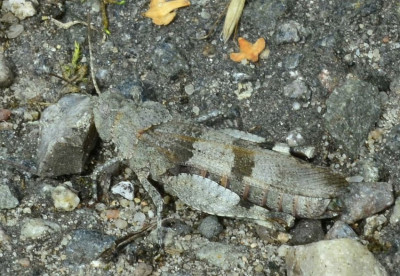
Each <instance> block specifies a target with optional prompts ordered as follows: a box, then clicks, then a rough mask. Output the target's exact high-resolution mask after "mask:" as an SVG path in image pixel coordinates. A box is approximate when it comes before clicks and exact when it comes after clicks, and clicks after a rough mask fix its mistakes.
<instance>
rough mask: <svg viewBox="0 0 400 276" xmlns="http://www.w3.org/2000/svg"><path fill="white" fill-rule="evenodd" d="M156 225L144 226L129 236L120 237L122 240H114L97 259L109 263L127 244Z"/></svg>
mask: <svg viewBox="0 0 400 276" xmlns="http://www.w3.org/2000/svg"><path fill="white" fill-rule="evenodd" d="M156 225H157V223H151V224H148V225H146V226H144V227H143V228H142V229H140V230H139V231H136V232H133V233H130V234H128V235H126V236H125V237H122V238H120V239H118V240H116V241H115V243H114V244H113V246H112V247H110V248H108V249H106V250H105V251H103V252H102V253H101V254H100V257H99V258H101V259H103V260H106V261H110V259H111V258H112V257H113V256H115V255H116V254H118V252H120V251H121V250H122V249H124V248H125V246H127V245H128V244H130V243H131V242H133V241H134V240H136V239H137V238H138V237H140V236H142V235H143V234H145V233H146V232H149V231H150V230H152V229H154V228H155V227H156Z"/></svg>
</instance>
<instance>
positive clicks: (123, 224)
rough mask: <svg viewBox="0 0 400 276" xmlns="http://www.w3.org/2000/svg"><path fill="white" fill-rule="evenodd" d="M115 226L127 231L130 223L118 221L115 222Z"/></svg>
mask: <svg viewBox="0 0 400 276" xmlns="http://www.w3.org/2000/svg"><path fill="white" fill-rule="evenodd" d="M114 224H115V227H117V228H119V229H125V228H126V227H128V222H127V221H126V220H123V219H116V220H115V221H114Z"/></svg>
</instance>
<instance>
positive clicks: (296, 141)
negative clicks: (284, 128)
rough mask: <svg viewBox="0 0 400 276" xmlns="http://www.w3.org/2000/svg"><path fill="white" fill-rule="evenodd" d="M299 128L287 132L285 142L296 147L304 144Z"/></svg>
mask: <svg viewBox="0 0 400 276" xmlns="http://www.w3.org/2000/svg"><path fill="white" fill-rule="evenodd" d="M301 132H302V131H301V129H294V130H292V131H290V132H289V133H288V135H287V136H286V143H287V144H288V145H289V147H297V146H303V145H304V144H305V140H304V137H303V135H301Z"/></svg>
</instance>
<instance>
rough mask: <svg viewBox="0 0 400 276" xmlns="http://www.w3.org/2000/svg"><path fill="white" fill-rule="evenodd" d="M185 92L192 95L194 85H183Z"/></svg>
mask: <svg viewBox="0 0 400 276" xmlns="http://www.w3.org/2000/svg"><path fill="white" fill-rule="evenodd" d="M185 92H186V94H188V95H189V96H190V95H192V94H193V93H194V85H193V84H188V85H186V86H185Z"/></svg>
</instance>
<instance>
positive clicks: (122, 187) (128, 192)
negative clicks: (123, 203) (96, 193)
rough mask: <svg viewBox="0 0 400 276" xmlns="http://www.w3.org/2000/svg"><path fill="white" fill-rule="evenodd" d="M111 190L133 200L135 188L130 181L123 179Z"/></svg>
mask: <svg viewBox="0 0 400 276" xmlns="http://www.w3.org/2000/svg"><path fill="white" fill-rule="evenodd" d="M111 192H112V193H113V194H117V195H120V196H122V197H124V198H126V199H127V200H133V197H134V194H135V189H134V187H133V184H132V183H131V182H130V181H121V182H119V183H118V184H116V185H114V186H113V187H112V188H111Z"/></svg>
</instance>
